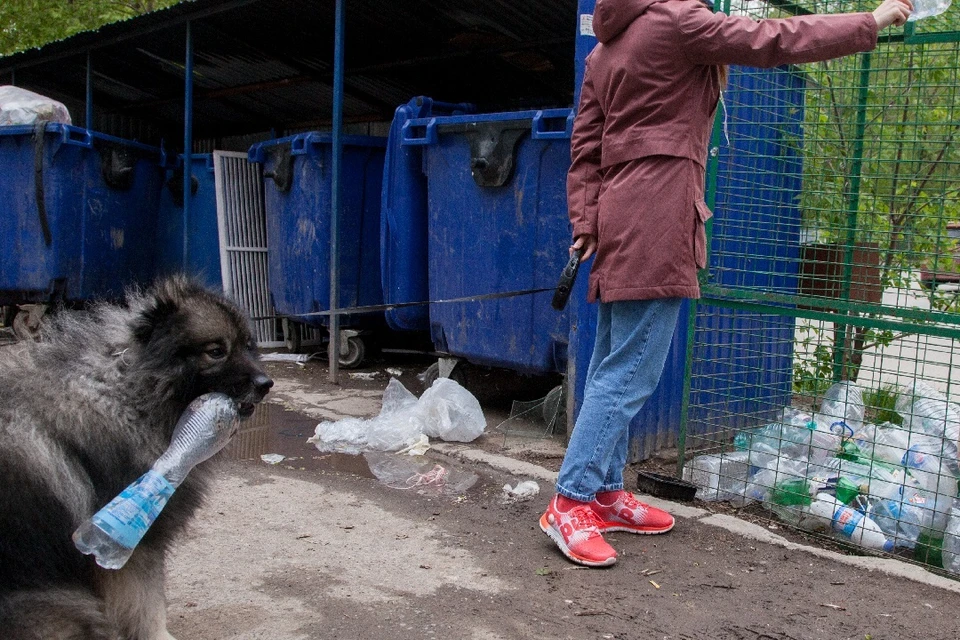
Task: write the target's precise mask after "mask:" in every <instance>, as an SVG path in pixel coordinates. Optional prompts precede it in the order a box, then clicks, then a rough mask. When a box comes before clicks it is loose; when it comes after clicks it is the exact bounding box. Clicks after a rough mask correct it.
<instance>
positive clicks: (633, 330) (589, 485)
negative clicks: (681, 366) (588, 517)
mask: <svg viewBox="0 0 960 640" xmlns="http://www.w3.org/2000/svg"><path fill="white" fill-rule="evenodd" d="M680 303H681V299H680V298H665V299H658V300H628V301H623V302H601V303H600V311H599V314H598V316H597V341H596V344H595V345H594V347H593V356H592V357H591V359H590V366H589V368H588V369H587V380H586V387H585V388H584V395H583V404H582V405H581V407H580V414H579V415H578V416H577V423H576V425H575V426H574V428H573V434H572V435H571V437H570V443H569V444H568V445H567V453H566V455H565V456H564V458H563V464H562V465H561V467H560V475H559V477H558V478H557V493H560V494H562V495H564V496H566V497H568V498H572V499H574V500H579V501H581V502H590V501H592V500H593V499H594V498H595V497H596V494H597V493H598V492H602V491H616V490H619V489H623V468H624V467H625V466H626V464H627V446H628V444H629V440H630V422H631V421H632V420H633V418H634V416H636V415H637V413H638V412H639V411H640V409H641V407H643V403H644V402H646V400H647V398H649V397H650V396H651V395H652V394H653V392H654V391H655V390H656V388H657V383H658V382H659V381H660V375H661V374H662V373H663V365H664V363H665V362H666V360H667V354H668V352H669V351H670V342H671V340H672V339H673V332H674V329H675V328H676V326H677V318H678V316H679V315H680Z"/></svg>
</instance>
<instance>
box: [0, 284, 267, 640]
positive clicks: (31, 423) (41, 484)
mask: <svg viewBox="0 0 960 640" xmlns="http://www.w3.org/2000/svg"><path fill="white" fill-rule="evenodd" d="M272 384H273V382H272V381H271V380H270V378H269V377H267V376H266V375H265V373H264V371H263V369H262V368H261V367H260V365H259V363H258V356H257V351H256V343H255V342H254V339H253V337H252V336H251V332H250V328H249V323H248V321H247V320H246V318H245V316H244V315H243V313H242V312H241V311H240V310H239V309H238V308H237V307H236V306H235V305H234V304H233V303H231V302H229V301H228V300H226V299H225V298H223V297H222V296H219V295H217V294H214V293H211V292H209V291H207V290H205V289H204V288H202V287H201V286H199V285H197V284H195V283H192V282H190V281H188V280H187V279H184V278H179V277H175V278H171V279H167V280H164V281H162V282H159V283H157V284H156V285H154V287H153V288H151V289H150V290H149V291H146V292H132V293H130V294H129V295H128V296H127V300H126V304H124V305H111V304H101V305H97V306H95V307H93V308H92V309H91V310H89V311H84V312H63V313H61V314H57V316H55V317H54V318H53V319H52V320H51V322H50V326H49V327H47V328H46V329H45V330H44V334H43V335H42V337H41V339H40V341H39V342H37V343H35V344H27V345H14V346H8V347H2V348H0V636H2V637H3V638H6V639H8V640H26V639H30V640H32V639H34V638H36V639H37V640H40V639H42V640H161V639H163V640H169V639H170V638H171V636H170V635H169V634H168V633H167V630H166V601H165V598H164V554H165V552H166V550H167V549H168V547H169V546H170V545H171V543H172V542H173V541H174V539H175V537H176V535H177V534H178V533H179V532H180V531H181V530H182V529H183V527H184V525H185V524H186V523H187V521H188V520H189V518H190V516H191V515H192V514H193V513H194V511H195V510H196V509H197V507H198V506H199V504H200V501H201V499H202V497H203V494H204V491H205V488H206V486H207V483H208V479H209V475H210V468H209V463H205V464H201V465H199V466H198V467H197V468H195V469H194V470H193V471H192V472H191V473H190V475H189V476H188V477H187V479H186V481H185V482H184V483H183V484H181V485H180V486H179V487H178V488H177V490H176V492H175V493H174V494H173V496H172V497H171V499H170V501H169V503H167V505H166V507H165V508H164V510H163V511H162V512H161V513H160V517H159V518H158V519H157V521H156V522H155V523H154V524H153V526H152V527H151V528H150V529H149V530H148V531H147V534H146V536H145V537H144V538H143V540H142V542H141V543H140V544H139V545H138V547H137V548H136V550H135V551H134V553H133V555H132V557H131V558H130V560H129V561H128V562H127V564H126V565H125V566H124V567H123V568H122V569H120V570H118V571H109V570H105V569H101V568H100V567H98V566H97V565H96V564H95V561H94V559H93V557H91V556H85V555H83V554H81V553H80V552H79V551H78V550H77V549H76V547H75V546H74V544H73V541H72V540H71V534H72V533H73V531H74V530H75V529H76V528H77V527H78V526H79V525H80V523H81V522H83V521H84V520H85V519H87V518H88V517H90V516H91V515H92V514H93V513H94V512H95V511H96V510H98V509H99V508H100V507H102V506H103V505H105V504H106V503H107V502H109V501H110V500H111V499H112V498H113V497H114V496H116V495H117V494H118V493H120V491H122V490H123V489H124V488H125V487H126V486H127V485H128V484H130V483H131V482H133V481H134V480H136V479H137V478H138V477H139V476H140V475H142V474H143V473H144V472H145V471H147V470H148V469H149V468H150V466H151V465H152V464H153V462H154V461H155V460H156V459H157V458H158V457H159V456H160V455H161V454H162V453H163V451H164V450H165V449H166V448H167V446H168V445H169V443H170V437H171V435H172V432H173V428H174V426H175V425H176V423H177V420H178V418H179V417H180V415H181V414H182V413H183V411H184V410H185V409H186V407H187V405H188V404H189V403H190V401H191V400H193V399H194V398H196V397H197V396H200V395H202V394H204V393H207V392H211V391H219V392H223V393H226V394H228V395H229V396H231V397H232V398H233V399H234V400H235V401H236V402H237V405H238V407H239V409H240V413H241V415H244V416H247V415H249V414H250V413H252V411H253V409H254V406H255V404H256V403H257V402H259V401H260V400H261V399H262V398H263V397H264V395H265V394H266V393H267V391H268V390H269V388H270V386H271V385H272Z"/></svg>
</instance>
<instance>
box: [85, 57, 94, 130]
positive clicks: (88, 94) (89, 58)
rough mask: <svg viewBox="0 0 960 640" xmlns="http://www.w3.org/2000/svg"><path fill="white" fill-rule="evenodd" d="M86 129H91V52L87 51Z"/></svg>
mask: <svg viewBox="0 0 960 640" xmlns="http://www.w3.org/2000/svg"><path fill="white" fill-rule="evenodd" d="M86 127H87V130H88V131H89V130H91V129H93V54H92V53H91V52H89V51H87V112H86Z"/></svg>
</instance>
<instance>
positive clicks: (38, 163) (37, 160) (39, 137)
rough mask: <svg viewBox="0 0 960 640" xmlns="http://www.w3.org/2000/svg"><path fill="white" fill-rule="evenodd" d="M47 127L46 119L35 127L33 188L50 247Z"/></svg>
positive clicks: (46, 240)
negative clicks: (45, 178)
mask: <svg viewBox="0 0 960 640" xmlns="http://www.w3.org/2000/svg"><path fill="white" fill-rule="evenodd" d="M46 129H47V123H46V122H44V121H40V122H38V123H37V124H36V125H34V128H33V153H34V156H33V189H34V198H35V199H36V202H37V218H38V219H39V221H40V230H41V231H42V232H43V241H44V243H45V244H46V245H47V246H48V247H49V246H50V245H51V244H53V236H52V235H51V233H50V221H49V220H48V219H47V202H46V195H45V191H44V188H43V137H44V133H45V132H46Z"/></svg>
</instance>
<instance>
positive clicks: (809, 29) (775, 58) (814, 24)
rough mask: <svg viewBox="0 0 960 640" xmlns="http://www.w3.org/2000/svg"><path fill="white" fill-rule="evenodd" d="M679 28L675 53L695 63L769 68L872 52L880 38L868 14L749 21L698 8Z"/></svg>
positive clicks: (683, 15)
mask: <svg viewBox="0 0 960 640" xmlns="http://www.w3.org/2000/svg"><path fill="white" fill-rule="evenodd" d="M684 4H686V3H684ZM687 6H689V5H687ZM677 29H678V33H679V38H680V42H679V43H678V44H679V46H680V49H679V50H680V51H683V52H684V53H685V55H686V57H687V59H688V60H689V61H690V62H692V63H694V64H711V65H717V64H739V65H745V66H751V67H767V68H769V67H776V66H779V65H782V64H800V63H804V62H820V61H822V60H830V59H832V58H839V57H842V56H846V55H850V54H853V53H858V52H861V51H870V50H872V49H873V48H874V47H876V46H877V34H878V28H877V21H876V20H875V19H874V17H873V15H871V14H869V13H847V14H835V15H807V16H794V17H792V18H783V19H770V20H753V19H751V18H748V17H746V16H728V15H725V14H723V13H719V12H718V13H714V12H713V11H711V10H710V9H708V8H706V7H700V6H698V7H697V8H695V9H693V10H689V9H688V10H685V11H683V12H681V13H679V14H678V18H677Z"/></svg>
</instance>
